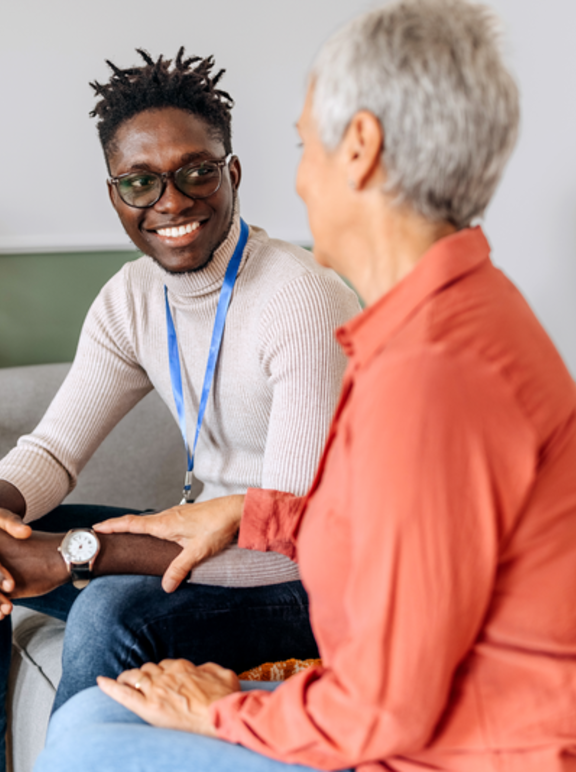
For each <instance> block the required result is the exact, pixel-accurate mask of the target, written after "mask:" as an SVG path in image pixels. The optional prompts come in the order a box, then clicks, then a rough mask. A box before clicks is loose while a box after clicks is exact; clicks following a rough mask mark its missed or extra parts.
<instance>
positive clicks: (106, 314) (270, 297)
mask: <svg viewBox="0 0 576 772" xmlns="http://www.w3.org/2000/svg"><path fill="white" fill-rule="evenodd" d="M238 236H239V218H238V216H236V217H235V220H234V223H233V226H232V228H231V231H230V233H229V235H228V237H227V239H226V241H225V242H224V243H223V244H222V245H221V246H220V247H219V249H218V250H217V251H216V253H215V255H214V258H213V259H212V261H211V262H210V263H209V264H208V265H207V266H206V267H205V268H203V269H202V270H201V271H198V272H196V273H187V274H169V273H167V272H166V271H164V270H163V269H162V268H161V267H160V266H159V265H158V264H157V263H155V262H154V261H153V260H152V259H151V258H149V257H142V258H140V259H138V260H136V261H134V262H130V263H127V264H126V265H125V266H124V267H123V268H122V269H121V270H120V272H119V273H118V274H116V275H115V276H114V277H113V278H112V279H111V280H110V281H109V282H108V283H107V284H106V285H105V287H104V288H103V289H102V291H101V292H100V294H99V295H98V297H97V298H96V300H95V301H94V304H93V305H92V308H91V309H90V311H89V313H88V316H87V318H86V321H85V323H84V327H83V329H82V334H81V337H80V342H79V345H78V351H77V354H76V357H75V360H74V364H73V365H72V368H71V370H70V373H69V375H68V377H67V378H66V380H65V382H64V384H63V385H62V387H61V389H60V391H59V392H58V394H57V395H56V397H55V398H54V401H53V402H52V404H51V405H50V407H49V408H48V411H47V413H46V415H45V416H44V418H43V419H42V421H41V422H40V424H39V425H38V427H37V428H36V429H35V431H34V432H33V433H32V434H31V435H28V436H25V437H22V438H21V439H20V440H19V442H18V445H17V447H16V448H15V449H14V450H12V451H11V452H10V453H9V454H8V455H7V456H6V457H5V458H4V459H3V460H2V461H0V479H4V480H8V481H9V482H11V483H12V484H13V485H15V486H16V487H17V488H18V489H19V490H20V491H21V493H22V495H23V496H24V498H25V500H26V505H27V512H26V519H27V521H30V520H34V519H35V518H38V517H40V516H41V515H43V514H45V513H46V512H49V511H50V510H51V509H53V508H54V507H56V506H57V505H58V504H60V503H61V501H62V500H63V499H64V498H65V497H66V496H67V495H68V493H69V492H70V491H71V489H72V488H73V487H74V485H75V483H76V478H77V476H78V474H79V473H80V471H81V470H82V468H83V467H84V465H85V464H86V462H87V461H88V459H89V458H90V456H91V455H92V454H93V453H94V451H95V450H96V448H97V447H98V445H99V444H100V443H101V442H102V440H103V439H104V438H105V437H106V435H107V434H108V433H109V432H110V431H111V430H112V428H113V427H114V426H115V425H116V424H117V423H118V422H119V421H120V419H121V418H122V417H123V416H124V415H125V414H126V413H127V412H128V411H129V410H130V409H131V408H132V407H133V406H134V405H135V404H136V403H137V402H138V401H139V400H140V399H142V397H144V395H145V394H147V393H148V392H149V391H151V390H152V389H153V388H155V389H156V390H157V391H158V393H159V394H160V396H161V397H162V399H163V400H164V401H165V402H166V404H167V405H168V407H169V408H170V410H171V412H172V415H173V416H174V419H175V420H176V421H177V420H178V419H177V415H176V408H175V405H174V399H173V396H172V388H171V383H170V371H169V365H168V352H167V343H166V317H165V307H164V295H163V288H164V285H165V284H166V286H167V287H168V297H169V300H170V305H171V308H172V315H173V318H174V323H175V326H176V330H177V335H178V343H179V348H180V357H181V363H182V381H183V387H184V401H185V407H186V420H187V431H188V437H189V442H190V443H191V442H192V440H193V437H194V431H195V428H196V418H197V411H198V403H199V395H200V392H201V389H202V382H203V379H204V371H205V367H206V361H207V357H208V349H209V345H210V338H211V334H212V327H213V323H214V316H215V313H216V305H217V303H218V297H219V291H220V288H221V286H222V281H223V277H224V273H225V270H226V266H227V264H228V261H229V259H230V257H231V255H232V252H233V251H234V247H235V245H236V242H237V240H238ZM358 310H359V306H358V302H357V300H356V297H355V295H354V294H353V293H352V292H351V291H350V290H349V289H348V288H347V287H346V286H345V285H344V284H343V282H342V281H341V280H340V279H339V278H338V277H337V276H336V275H335V274H334V273H333V272H332V271H328V270H326V269H323V268H320V267H319V266H318V265H317V264H316V263H315V262H314V259H313V257H312V256H311V255H310V254H309V253H308V252H306V251H305V250H303V249H300V248H298V247H294V246H292V245H290V244H287V243H285V242H281V241H276V240H273V239H270V238H269V237H268V236H267V234H266V233H265V232H264V231H263V230H260V229H259V228H254V227H252V228H251V229H250V237H249V240H248V243H247V246H246V249H245V251H244V256H243V258H242V262H241V265H240V269H239V272H238V278H237V281H236V285H235V287H234V292H233V296H232V301H231V303H230V308H229V311H228V317H227V320H226V328H225V333H224V339H223V342H222V349H221V352H220V359H219V362H218V366H217V370H216V374H215V378H214V382H213V385H212V391H211V394H210V398H209V401H208V405H207V408H206V413H205V416H204V422H203V425H202V431H201V433H200V438H199V441H198V447H197V451H196V458H195V477H196V478H197V479H198V480H199V481H201V483H202V484H203V490H202V493H201V495H200V496H199V497H198V499H199V500H205V499H211V498H214V497H216V496H223V495H226V494H229V493H241V492H244V491H245V490H246V489H247V488H249V487H258V488H259V487H261V488H273V489H278V490H283V491H289V492H292V493H295V494H302V493H304V492H305V490H306V488H307V487H308V486H309V485H310V483H311V480H312V477H313V474H314V471H315V467H316V463H317V461H318V458H319V455H320V452H321V449H322V445H323V443H324V439H325V437H326V433H327V430H328V425H329V421H330V418H331V415H332V412H333V410H334V407H335V403H336V399H337V396H338V391H339V388H340V382H341V377H342V374H343V370H344V366H345V360H344V357H343V355H342V353H341V352H340V350H339V347H338V345H337V344H336V342H335V340H334V337H333V334H332V333H333V330H334V329H335V328H336V327H337V326H339V325H341V324H342V323H344V322H345V321H346V320H347V319H349V318H350V317H351V316H352V315H353V314H355V313H356V312H357V311H358ZM150 441H151V442H153V441H154V438H153V437H151V438H150ZM141 471H142V474H143V475H145V474H146V469H142V470H141ZM184 471H185V470H184V469H183V470H182V474H183V475H184ZM179 497H180V491H179V490H175V491H174V503H177V502H178V500H179ZM295 578H298V572H297V569H296V567H295V565H294V564H293V563H291V561H289V560H288V559H287V558H285V557H283V556H281V555H276V554H274V553H253V552H251V551H250V550H240V549H238V548H237V547H231V548H230V549H229V550H227V551H226V552H225V553H223V554H222V555H218V556H215V557H214V558H211V559H210V560H208V561H206V562H205V563H203V564H202V565H200V566H198V567H197V568H196V569H195V570H194V572H193V574H192V579H193V580H194V581H197V582H202V583H205V584H220V585H228V586H255V585H261V584H273V583H277V582H282V581H289V580H291V579H295Z"/></svg>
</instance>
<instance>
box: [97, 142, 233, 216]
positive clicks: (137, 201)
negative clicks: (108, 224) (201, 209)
mask: <svg viewBox="0 0 576 772" xmlns="http://www.w3.org/2000/svg"><path fill="white" fill-rule="evenodd" d="M231 158H232V153H229V154H228V155H227V156H226V158H222V159H221V160H220V161H202V162H201V163H191V164H186V165H185V166H181V167H180V168H179V169H176V171H175V172H162V173H161V174H158V173H157V172H145V171H142V172H128V174H120V175H119V176H118V177H110V178H109V179H108V182H109V183H110V184H111V185H114V187H115V188H116V190H117V191H118V195H119V196H120V198H121V199H122V201H124V203H125V204H128V206H133V207H135V208H136V209H147V208H148V207H149V206H154V204H155V203H156V202H157V201H160V199H161V198H162V196H163V195H164V191H165V190H166V183H167V181H168V180H169V179H171V180H172V181H173V183H174V186H175V187H176V188H177V189H178V190H179V191H180V192H181V193H184V195H185V196H188V198H192V199H194V198H208V196H213V195H214V193H216V192H217V191H218V190H219V189H220V185H221V184H222V169H223V168H224V167H225V166H227V165H228V164H229V163H230V159H231Z"/></svg>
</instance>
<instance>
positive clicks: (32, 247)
mask: <svg viewBox="0 0 576 772" xmlns="http://www.w3.org/2000/svg"><path fill="white" fill-rule="evenodd" d="M135 249H136V247H135V246H134V244H133V243H132V242H131V241H130V239H129V238H128V236H124V237H123V235H122V234H118V233H95V234H78V235H76V234H71V235H68V234H54V235H49V236H47V235H43V236H42V235H40V236H0V255H17V254H21V253H27V254H35V255H37V254H42V253H44V252H45V253H53V252H122V251H124V250H126V251H134V250H135Z"/></svg>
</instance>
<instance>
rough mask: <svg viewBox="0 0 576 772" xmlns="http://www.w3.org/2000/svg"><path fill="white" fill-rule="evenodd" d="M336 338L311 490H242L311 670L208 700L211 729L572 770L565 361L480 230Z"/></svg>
mask: <svg viewBox="0 0 576 772" xmlns="http://www.w3.org/2000/svg"><path fill="white" fill-rule="evenodd" d="M337 334H338V338H339V340H340V343H341V344H342V346H343V348H344V350H345V351H346V353H347V355H348V357H349V360H350V361H349V366H348V370H347V372H346V376H345V381H344V385H343V390H342V395H341V399H340V403H339V406H338V408H337V411H336V414H335V417H334V421H333V424H332V427H331V430H330V434H329V437H328V441H327V445H326V449H325V452H324V456H323V458H322V461H321V463H320V467H319V470H318V474H317V477H316V480H315V482H314V484H313V486H312V489H311V491H310V493H309V494H308V496H306V497H305V498H296V497H294V496H291V495H288V494H284V493H278V492H275V491H266V490H263V491H262V490H250V491H249V493H248V496H247V498H246V504H245V508H244V514H243V520H242V526H241V529H240V546H242V547H247V548H249V549H256V550H276V551H278V552H282V553H284V554H286V555H289V556H290V557H292V558H293V559H295V560H298V563H299V566H300V570H301V575H302V580H303V582H304V585H305V587H306V589H307V591H308V593H309V596H310V613H311V619H312V625H313V629H314V632H315V635H316V638H317V641H318V645H319V648H320V652H321V656H322V660H323V667H322V668H312V669H310V670H307V671H304V672H303V673H300V674H299V675H296V676H294V677H293V678H291V679H290V680H289V681H287V682H286V683H285V684H283V685H282V686H280V687H279V688H278V689H277V690H276V691H275V692H273V693H267V692H266V693H265V692H261V691H255V692H248V693H235V694H232V695H230V696H228V697H226V698H224V699H222V700H219V701H218V702H216V703H214V704H213V706H212V708H211V716H212V720H213V722H214V724H215V726H216V727H217V729H218V733H219V736H220V737H222V738H224V739H227V740H229V741H231V742H236V743H241V744H243V745H245V746H247V747H249V748H252V749H253V750H256V751H259V752H261V753H263V754H265V755H267V756H271V757H273V758H276V759H280V760H282V761H286V762H290V763H296V764H302V765H308V766H312V767H317V768H320V769H327V770H333V769H341V768H349V767H355V768H358V770H361V771H362V772H369V770H370V771H371V772H372V771H373V772H376V770H382V769H386V770H394V772H416V770H420V771H423V770H446V771H448V770H450V772H456V770H457V771H458V772H487V770H506V772H559V771H560V770H563V771H567V770H576V388H575V385H574V382H573V380H572V378H571V377H570V374H569V373H568V371H567V370H566V368H565V366H564V364H563V363H562V360H561V359H560V356H559V355H558V353H557V352H556V350H555V348H554V346H553V345H552V343H551V342H550V340H549V338H548V337H547V335H546V333H545V332H544V330H543V329H542V327H541V326H540V324H539V323H538V321H537V320H536V318H535V317H534V314H533V313H532V312H531V310H530V308H529V307H528V305H527V304H526V302H525V301H524V299H523V298H522V296H521V295H520V294H519V292H518V291H517V290H516V289H515V288H514V286H513V285H512V284H511V283H510V282H509V281H508V279H507V278H506V277H505V276H504V275H503V274H502V273H501V272H500V271H499V270H497V269H496V268H495V267H494V266H493V265H492V263H491V262H490V259H489V246H488V243H487V241H486V239H485V237H484V235H483V233H482V231H481V230H480V229H478V228H476V229H468V230H465V231H461V232H459V233H456V234H454V235H452V236H450V237H448V238H446V239H442V240H441V241H439V242H437V243H436V244H435V245H434V246H433V247H432V249H430V250H429V251H428V252H427V253H426V255H424V257H423V258H422V260H421V261H420V263H419V264H418V265H417V266H416V268H415V269H414V270H413V271H412V273H410V274H409V275H408V276H407V277H406V278H405V279H403V280H402V282H400V283H399V284H397V285H396V286H395V287H394V288H393V290H392V291H391V292H389V293H388V294H387V295H385V296H384V297H383V298H381V299H380V300H379V301H378V302H377V303H376V304H374V305H373V306H371V307H370V308H369V309H368V310H366V311H365V312H364V313H362V314H361V315H360V316H357V317H356V318H355V319H353V320H352V321H351V322H349V323H348V324H347V325H346V326H345V327H343V328H341V329H340V330H339V331H338V333H337ZM311 398H312V397H311Z"/></svg>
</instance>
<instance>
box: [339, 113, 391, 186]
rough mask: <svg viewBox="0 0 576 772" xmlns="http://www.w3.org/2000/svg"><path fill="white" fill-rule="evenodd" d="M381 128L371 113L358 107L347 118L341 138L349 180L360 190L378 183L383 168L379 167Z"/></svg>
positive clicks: (381, 139) (381, 179) (380, 180)
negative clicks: (357, 110)
mask: <svg viewBox="0 0 576 772" xmlns="http://www.w3.org/2000/svg"><path fill="white" fill-rule="evenodd" d="M383 149H384V131H383V130H382V126H381V125H380V121H379V120H378V118H376V116H375V115H374V113H371V112H370V111H368V110H360V111H359V112H357V113H356V114H355V115H354V117H353V118H352V120H351V121H350V123H349V125H348V128H347V129H346V133H345V135H344V140H343V150H344V151H345V159H346V161H345V162H346V164H347V166H348V169H347V172H348V181H349V185H350V186H351V187H354V188H355V189H356V190H361V189H363V188H366V187H368V186H369V185H371V184H373V183H376V184H378V185H381V184H382V182H383V178H385V172H384V170H383V169H382V163H381V158H382V150H383Z"/></svg>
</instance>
